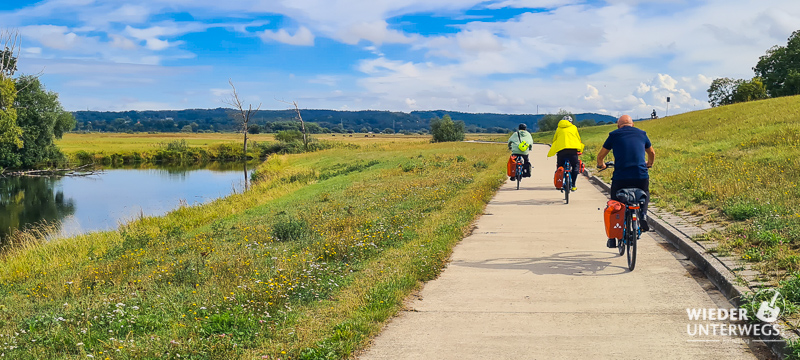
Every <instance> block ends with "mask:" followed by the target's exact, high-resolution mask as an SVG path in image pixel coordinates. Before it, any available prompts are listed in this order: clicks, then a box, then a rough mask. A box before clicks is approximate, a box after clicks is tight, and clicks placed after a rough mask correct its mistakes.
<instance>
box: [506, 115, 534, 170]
mask: <svg viewBox="0 0 800 360" xmlns="http://www.w3.org/2000/svg"><path fill="white" fill-rule="evenodd" d="M531 144H533V137H532V136H531V133H529V132H528V126H527V125H525V124H519V127H518V130H517V131H515V132H514V133H513V134H511V137H510V138H508V149H509V150H511V154H512V155H517V156H521V157H522V159H523V160H525V164H524V165H523V166H522V177H531V162H530V160H528V153H529V152H530V151H531ZM514 180H517V178H516V176H513V175H512V176H511V181H514Z"/></svg>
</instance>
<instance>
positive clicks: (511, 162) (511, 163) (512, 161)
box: [507, 155, 517, 176]
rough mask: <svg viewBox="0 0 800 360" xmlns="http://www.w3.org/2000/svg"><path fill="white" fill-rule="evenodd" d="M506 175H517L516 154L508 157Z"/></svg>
mask: <svg viewBox="0 0 800 360" xmlns="http://www.w3.org/2000/svg"><path fill="white" fill-rule="evenodd" d="M507 174H508V176H517V155H511V157H509V158H508V172H507Z"/></svg>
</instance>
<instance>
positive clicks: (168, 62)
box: [0, 0, 800, 117]
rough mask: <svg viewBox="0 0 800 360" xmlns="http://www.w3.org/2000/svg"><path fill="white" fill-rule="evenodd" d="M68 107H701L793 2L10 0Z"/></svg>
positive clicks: (34, 65)
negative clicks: (235, 95)
mask: <svg viewBox="0 0 800 360" xmlns="http://www.w3.org/2000/svg"><path fill="white" fill-rule="evenodd" d="M0 24H2V26H3V27H4V28H10V29H16V30H18V31H19V32H20V33H21V34H22V36H23V44H22V53H21V54H20V58H21V60H20V69H21V71H22V72H24V73H39V72H42V73H43V75H42V79H43V81H44V82H45V84H46V85H47V87H48V88H49V89H51V90H54V91H56V92H58V93H60V96H61V100H62V103H63V104H64V106H65V108H67V109H68V110H86V109H90V110H145V109H184V108H215V107H220V106H223V103H222V100H223V99H224V98H225V97H226V96H227V95H228V94H229V90H230V88H229V87H228V79H232V81H233V82H234V83H235V84H236V85H237V88H238V89H239V91H240V93H241V94H242V95H243V96H244V97H245V99H246V101H248V102H253V103H259V102H261V103H263V108H267V109H282V108H285V107H286V106H285V104H284V103H281V102H279V101H277V100H280V99H283V100H296V101H297V102H298V103H299V104H300V106H301V107H303V108H320V109H321V108H326V109H350V110H359V109H379V110H394V111H411V110H429V109H446V110H458V111H468V112H503V113H536V112H537V107H538V112H539V113H547V112H555V111H557V110H558V109H560V108H563V109H567V110H570V111H573V112H600V113H606V114H610V115H618V114H620V113H630V114H631V115H634V116H641V117H644V116H647V115H648V114H649V113H650V111H652V109H656V110H658V111H659V112H660V113H662V114H663V112H664V110H665V108H666V105H667V104H666V97H667V96H671V98H672V102H671V103H670V113H678V112H685V111H691V110H695V109H702V108H706V107H708V103H707V96H706V89H708V86H709V84H710V83H711V80H713V79H714V78H717V77H735V78H750V77H752V76H753V72H752V69H751V68H752V67H753V66H754V65H755V63H756V62H757V60H758V57H759V56H760V55H763V54H764V53H765V51H766V50H767V49H768V48H770V47H771V46H773V45H778V44H780V45H785V44H786V40H787V38H788V37H789V35H791V33H792V31H794V30H798V29H800V1H798V0H606V1H596V0H584V1H581V0H490V1H481V0H228V1H221V0H138V1H136V2H123V1H117V0H44V1H26V0H3V1H2V2H0Z"/></svg>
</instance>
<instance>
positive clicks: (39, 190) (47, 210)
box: [0, 177, 75, 239]
mask: <svg viewBox="0 0 800 360" xmlns="http://www.w3.org/2000/svg"><path fill="white" fill-rule="evenodd" d="M58 181H59V180H58V179H53V178H46V177H33V178H4V179H0V239H2V238H4V237H6V236H8V234H9V233H11V232H12V231H13V230H14V229H24V228H25V227H26V226H30V225H32V224H36V223H40V222H43V221H44V222H48V223H57V222H59V221H60V220H62V219H63V218H64V217H66V216H69V215H72V214H73V213H75V201H74V200H73V199H72V198H67V199H65V198H64V192H63V191H61V190H58V189H57V187H56V184H57V183H58Z"/></svg>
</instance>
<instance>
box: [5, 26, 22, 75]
mask: <svg viewBox="0 0 800 360" xmlns="http://www.w3.org/2000/svg"><path fill="white" fill-rule="evenodd" d="M21 43H22V36H21V35H20V34H19V31H16V30H0V46H2V50H0V74H2V76H5V77H11V76H14V73H15V72H16V71H17V59H19V51H20V49H21V48H22V47H21V46H20V44H21Z"/></svg>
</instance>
